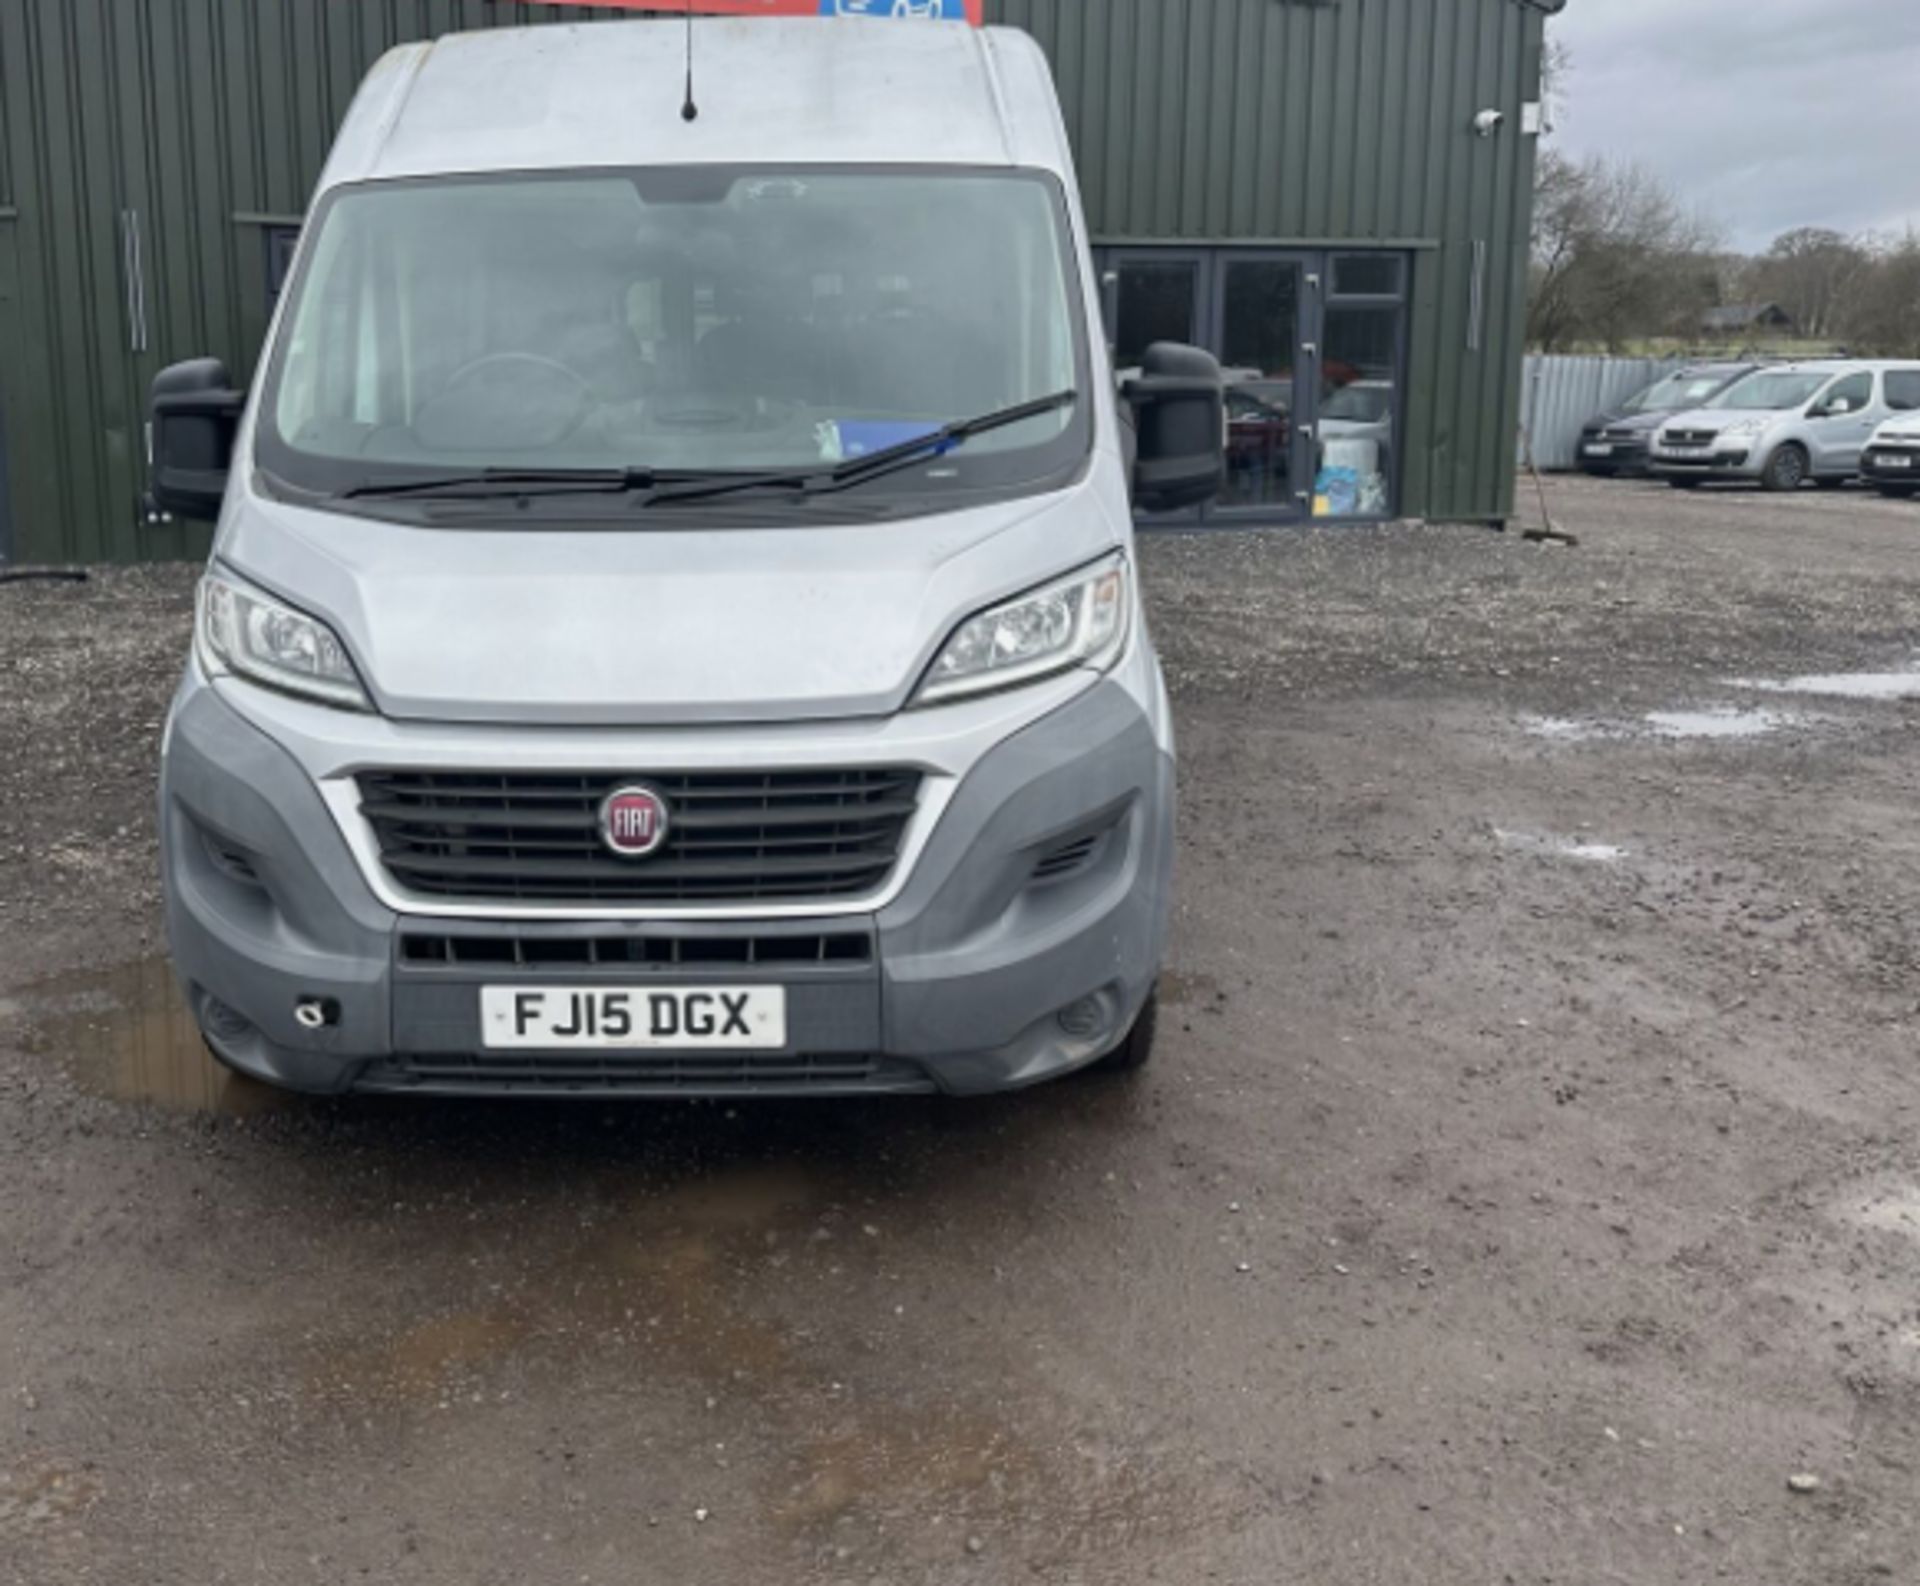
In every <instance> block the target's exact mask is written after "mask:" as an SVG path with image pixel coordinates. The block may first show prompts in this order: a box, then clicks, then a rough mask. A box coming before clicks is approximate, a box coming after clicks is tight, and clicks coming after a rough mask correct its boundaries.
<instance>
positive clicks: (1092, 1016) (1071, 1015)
mask: <svg viewBox="0 0 1920 1586" xmlns="http://www.w3.org/2000/svg"><path fill="white" fill-rule="evenodd" d="M1059 1018H1060V1028H1061V1029H1062V1030H1064V1031H1066V1033H1067V1034H1068V1035H1070V1036H1072V1037H1073V1038H1074V1039H1075V1040H1076V1041H1090V1040H1092V1039H1093V1038H1094V1037H1095V1036H1097V1035H1104V1034H1105V1033H1106V1031H1107V1028H1108V1026H1109V1025H1110V1024H1112V1022H1113V1018H1112V1015H1111V1014H1110V1013H1108V1011H1107V999H1106V997H1104V996H1103V995H1101V994H1099V993H1097V992H1096V993H1095V994H1094V995H1093V996H1091V997H1082V998H1080V1000H1079V1001H1077V1002H1069V1003H1068V1004H1067V1005H1066V1006H1065V1007H1064V1008H1062V1009H1061V1010H1060V1014H1059Z"/></svg>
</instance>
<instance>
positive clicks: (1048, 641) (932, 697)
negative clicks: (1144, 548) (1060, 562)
mask: <svg viewBox="0 0 1920 1586" xmlns="http://www.w3.org/2000/svg"><path fill="white" fill-rule="evenodd" d="M1132 619H1133V579H1132V576H1131V571H1130V569H1129V568H1128V566H1127V561H1126V558H1125V557H1124V556H1120V555H1114V556H1110V557H1108V558H1107V559H1106V560H1104V561H1101V562H1096V563H1095V564H1094V565H1093V566H1092V567H1087V568H1082V569H1081V570H1080V571H1079V572H1077V573H1073V574H1070V575H1069V576H1068V577H1066V578H1063V579H1060V580H1059V581H1058V582H1056V583H1052V584H1048V585H1046V586H1045V587H1044V588H1041V589H1036V590H1035V591H1034V592H1033V593H1032V594H1030V595H1021V596H1019V597H1018V598H1017V599H1014V600H1009V601H1008V602H1006V604H1004V605H1000V606H995V607H993V608H992V609H991V610H988V611H983V612H981V613H980V615H979V616H977V617H969V618H968V619H967V620H966V621H965V622H963V623H961V624H960V626H959V627H958V628H957V629H956V630H955V631H954V634H953V637H952V638H950V639H948V640H947V643H946V647H945V648H944V649H943V650H941V652H940V655H939V657H938V659H936V660H935V661H934V663H933V665H932V667H931V668H929V669H928V672H927V675H926V677H925V679H924V680H922V682H921V684H920V691H919V693H918V694H916V695H915V696H914V703H915V704H917V705H937V704H941V703H943V702H945V701H947V700H951V699H961V698H965V697H966V696H968V695H972V694H987V693H992V692H994V691H996V690H999V689H1003V688H1013V687H1015V686H1017V685H1018V684H1021V683H1031V682H1034V681H1035V680H1037V679H1039V678H1043V677H1052V676H1053V675H1055V674H1056V673H1059V672H1065V671H1069V670H1071V669H1072V668H1074V667H1076V666H1092V667H1099V668H1102V669H1104V668H1106V667H1108V666H1111V665H1112V664H1113V663H1114V661H1115V660H1116V659H1118V657H1119V655H1120V652H1121V651H1122V650H1123V649H1125V648H1126V643H1127V633H1128V630H1129V628H1130V627H1131V625H1132Z"/></svg>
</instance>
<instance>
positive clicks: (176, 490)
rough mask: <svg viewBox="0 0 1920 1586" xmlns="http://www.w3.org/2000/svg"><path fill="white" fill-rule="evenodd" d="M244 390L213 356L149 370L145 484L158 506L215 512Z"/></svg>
mask: <svg viewBox="0 0 1920 1586" xmlns="http://www.w3.org/2000/svg"><path fill="white" fill-rule="evenodd" d="M246 401H247V397H246V393H245V392H244V391H236V390H234V389H233V382H232V381H231V380H230V379H229V378H228V376H227V366H226V365H225V364H224V363H222V362H221V361H220V360H219V359H218V358H195V359H192V360H191V361H189V362H187V363H177V364H174V365H173V366H172V367H171V368H168V369H162V370H161V371H160V373H159V374H157V375H155V376H154V380H153V391H152V395H151V398H150V400H149V402H148V405H147V419H148V424H149V437H148V442H147V446H148V463H147V466H148V490H149V494H150V495H151V496H152V498H153V504H154V506H155V507H157V508H158V509H159V510H160V511H162V512H168V513H172V514H173V515H174V516H175V517H180V518H203V519H206V520H208V521H211V520H213V519H215V518H217V517H219V516H220V503H221V501H222V500H223V499H224V498H225V496H226V493H227V471H228V469H229V467H230V466H231V465H232V461H233V437H234V433H235V431H236V430H238V429H239V427H240V413H241V410H242V409H243V408H244V407H245V406H246Z"/></svg>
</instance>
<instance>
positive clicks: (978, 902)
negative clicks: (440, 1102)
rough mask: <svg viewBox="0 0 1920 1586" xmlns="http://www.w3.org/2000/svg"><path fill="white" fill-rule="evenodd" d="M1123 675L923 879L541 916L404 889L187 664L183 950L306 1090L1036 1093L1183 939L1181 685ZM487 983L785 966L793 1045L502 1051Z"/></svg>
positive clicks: (181, 704)
mask: <svg viewBox="0 0 1920 1586" xmlns="http://www.w3.org/2000/svg"><path fill="white" fill-rule="evenodd" d="M1125 670H1126V671H1127V672H1128V673H1129V674H1130V675H1129V676H1127V677H1125V678H1123V677H1120V676H1109V677H1105V678H1102V679H1100V680H1098V681H1095V682H1092V683H1091V684H1090V685H1088V686H1086V687H1084V688H1083V689H1080V690H1079V691H1078V692H1075V693H1072V694H1071V695H1070V696H1069V697H1067V698H1066V699H1065V700H1064V702H1062V703H1060V704H1058V705H1057V706H1056V707H1055V708H1052V709H1050V710H1048V711H1047V712H1046V713H1045V714H1042V715H1040V716H1038V717H1037V718H1036V719H1033V720H1031V721H1030V722H1027V723H1025V724H1024V725H1022V726H1020V727H1019V729H1018V730H1017V731H1014V732H1012V733H1010V734H1009V735H1008V736H1006V737H1004V738H1003V739H1000V740H999V741H997V742H995V743H993V744H992V745H991V746H990V747H988V748H986V749H985V751H984V752H982V753H980V754H978V756H977V757H976V758H974V759H972V761H971V762H970V763H969V764H968V765H967V767H966V768H965V770H964V774H961V775H959V776H958V777H957V780H956V781H955V783H954V785H953V786H952V788H951V792H950V796H948V797H947V798H946V801H945V803H944V805H943V807H942V808H941V809H940V810H939V814H938V820H937V823H936V824H934V825H933V827H932V829H931V832H930V833H929V834H928V835H927V836H926V838H925V840H924V842H923V843H921V844H920V845H919V846H918V847H917V850H916V851H915V852H914V853H913V854H912V855H910V856H909V859H908V860H905V861H903V863H910V869H909V870H908V871H907V873H906V875H905V877H904V881H903V883H902V884H900V885H897V886H895V887H893V888H891V889H890V890H889V891H888V893H887V894H886V895H885V897H884V899H883V900H882V901H880V902H879V903H878V904H877V905H876V906H875V907H873V908H872V909H870V910H868V911H866V912H859V913H851V912H846V911H844V910H841V911H833V912H830V913H829V912H824V911H823V912H822V913H821V914H820V915H819V916H817V917H796V916H794V915H793V914H792V913H790V912H787V911H782V912H781V913H780V915H779V916H778V917H771V916H770V917H766V918H741V917H737V916H730V917H726V918H717V917H714V916H712V915H696V914H691V913H690V914H689V915H688V916H687V917H685V918H677V919H661V918H648V919H634V918H625V917H612V916H609V917H606V918H573V919H537V918H485V917H476V916H475V915H474V914H473V913H472V912H465V913H462V914H460V915H459V916H457V917H455V916H450V915H440V914H436V913H435V912H434V911H433V910H432V909H431V908H422V909H419V910H414V909H407V908H400V909H396V908H394V907H392V906H391V905H390V903H389V902H388V901H386V900H383V898H382V897H380V896H378V895H376V889H375V888H374V886H372V885H371V884H370V882H369V878H368V876H367V874H366V870H365V867H364V863H363V859H362V857H361V855H359V854H358V853H356V851H355V850H354V848H353V847H352V846H351V845H350V844H349V842H348V840H347V835H346V834H345V833H344V832H343V831H342V827H341V822H340V820H339V819H338V818H337V816H336V811H335V810H334V809H331V808H329V806H328V803H327V801H326V800H325V799H323V797H322V796H321V792H320V789H319V786H318V785H317V783H316V780H315V777H314V775H313V773H312V772H311V770H310V768H309V766H308V765H306V764H303V763H302V759H301V758H300V756H299V755H298V754H296V753H295V752H292V751H291V750H290V749H289V748H288V747H287V746H285V745H283V744H282V743H281V742H280V741H277V739H276V737H275V736H274V735H272V734H271V733H270V732H269V731H267V730H264V729H263V726H262V725H259V724H256V722H255V721H253V720H251V719H249V717H250V714H251V712H249V713H247V714H243V713H242V711H241V710H240V709H237V708H236V707H235V703H234V702H233V701H231V700H229V699H228V698H226V697H223V696H224V693H225V687H235V688H241V687H244V685H225V686H219V685H214V684H210V683H209V682H208V681H207V680H205V679H204V678H203V677H201V676H200V675H199V674H198V672H197V671H196V670H194V669H190V670H189V674H188V677H187V679H186V681H185V682H184V683H183V684H182V687H181V691H180V694H179V696H178V698H177V699H176V701H175V705H174V711H173V715H172V718H171V720H170V723H169V729H168V737H167V750H166V755H165V763H164V767H163V771H162V778H161V812H160V813H161V831H162V861H163V868H164V871H165V879H166V897H167V930H168V936H169V940H170V944H171V947H172V951H173V958H174V964H175V967H176V970H177V972H178V974H179V976H180V978H181V981H182V983H183V985H184V987H185V990H186V994H187V998H188V1002H189V1005H190V1006H191V1007H192V1009H193V1011H194V1014H195V1016H196V1017H197V1018H198V1020H199V1022H200V1026H201V1029H202V1030H203V1032H204V1033H205V1034H206V1037H207V1040H208V1044H209V1045H210V1046H211V1047H212V1048H213V1050H214V1051H215V1053H216V1054H217V1055H218V1056H219V1057H220V1058H221V1059H222V1060H223V1061H224V1062H226V1063H227V1064H229V1065H230V1066H232V1067H233V1068H236V1069H238V1070H240V1071H242V1072H244V1073H247V1074H250V1075H252V1076H254V1077H255V1078H258V1079H261V1080H263V1081H266V1082H267V1083H270V1084H273V1085H278V1086H282V1087H285V1088H288V1089H294V1090H302V1091H309V1092H316V1093H327V1094H338V1093H342V1092H348V1091H387V1092H392V1091H404V1092H411V1093H416V1094H430V1095H434V1094H437V1095H529V1094H536V1095H550V1094H561V1095H568V1094H571V1095H588V1096H596V1097H605V1096H619V1095H635V1096H640V1095H675V1096H688V1095H733V1096H740V1095H748V1096H755V1095H758V1096H767V1095H801V1094H804V1095H853V1094H875V1093H883V1094H884V1093H900V1092H932V1091H939V1092H946V1093H950V1094H978V1093H983V1092H991V1091H1000V1090H1008V1089H1015V1088H1019V1087H1021V1086H1025V1085H1029V1084H1034V1083H1037V1082H1039V1081H1042V1080H1046V1079H1050V1078H1053V1077H1056V1076H1058V1075H1061V1074H1064V1073H1067V1072H1069V1071H1071V1070H1074V1069H1076V1068H1080V1067H1083V1066H1085V1065H1087V1064H1089V1063H1091V1062H1093V1061H1096V1060H1097V1059H1099V1058H1100V1057H1102V1056H1103V1055H1105V1054H1106V1053H1107V1052H1108V1051H1110V1050H1112V1049H1113V1048H1114V1047H1115V1046H1117V1045H1118V1044H1119V1042H1120V1041H1121V1040H1122V1039H1123V1038H1124V1037H1125V1035H1126V1033H1127V1030H1128V1029H1129V1027H1130V1026H1131V1024H1132V1021H1133V1019H1134V1018H1135V1017H1136V1016H1137V1014H1138V1013H1139V1010H1140V1009H1141V1007H1142V1006H1143V1005H1144V1004H1145V1002H1146V999H1147V997H1148V995H1149V993H1150V992H1151V990H1152V987H1153V984H1154V980H1155V978H1156V976H1157V974H1158V969H1159V964H1160V959H1161V954H1162V950H1163V947H1164V943H1165V937H1166V930H1167V920H1168V912H1169V899H1170V882H1171V871H1172V862H1173V804H1174V790H1173V760H1172V755H1171V752H1170V743H1169V741H1168V739H1167V733H1166V728H1165V722H1164V712H1165V697H1164V690H1163V689H1162V687H1161V684H1160V680H1159V674H1158V669H1157V667H1156V666H1155V665H1154V664H1153V662H1152V658H1151V652H1150V651H1143V652H1142V653H1141V654H1139V655H1136V656H1135V657H1133V658H1131V659H1130V661H1129V662H1128V663H1127V667H1126V669H1125ZM268 714H269V715H271V712H270V711H269V712H268ZM1063 855H1064V856H1066V858H1067V860H1069V861H1070V862H1068V863H1062V862H1061V856H1063ZM1036 871H1038V874H1036ZM483 985H512V986H516V987H519V986H525V987H538V986H542V985H552V986H569V987H572V986H582V985H589V986H591V985H618V986H622V987H638V988H642V989H644V988H645V987H647V986H649V985H653V986H673V987H681V986H699V985H730V986H739V985H756V986H758V985H778V986H782V987H784V988H786V993H787V997H786V1000H787V1005H788V1036H789V1043H788V1046H787V1047H786V1048H785V1049H784V1050H782V1051H781V1052H778V1053H767V1054H756V1055H754V1056H753V1057H751V1058H743V1057H741V1056H740V1055H739V1054H733V1053H724V1054H714V1055H707V1054H701V1053H698V1052H685V1053H658V1054H631V1055H620V1056H608V1055H607V1054H596V1055H594V1056H591V1057H582V1056H578V1055H571V1054H566V1053H541V1054H533V1055H529V1054H524V1053H511V1054H508V1053H499V1052H488V1051H485V1050H484V1049H483V1043H482V1040H481V1034H480V1017H479V1001H480V988H481V987H482V986H483ZM303 1006H304V1007H305V1008H306V1009H308V1010H309V1012H308V1022H304V1023H303V1022H302V1020H301V1018H300V1016H299V1015H298V1014H297V1012H296V1009H299V1008H302V1007H303Z"/></svg>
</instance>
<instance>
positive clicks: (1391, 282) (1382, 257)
mask: <svg viewBox="0 0 1920 1586" xmlns="http://www.w3.org/2000/svg"><path fill="white" fill-rule="evenodd" d="M1406 263H1407V261H1406V260H1405V258H1403V257H1402V256H1401V255H1400V254H1397V253H1340V254H1335V255H1334V259H1333V295H1334V296H1335V297H1398V296H1399V295H1400V293H1401V290H1402V280H1403V277H1404V276H1405V273H1406Z"/></svg>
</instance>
